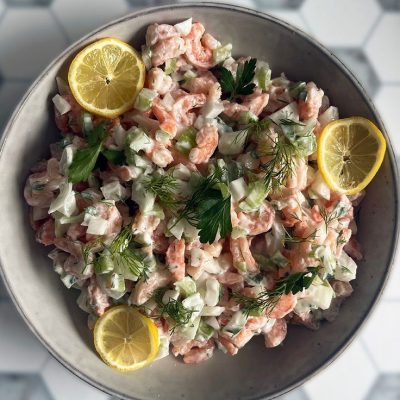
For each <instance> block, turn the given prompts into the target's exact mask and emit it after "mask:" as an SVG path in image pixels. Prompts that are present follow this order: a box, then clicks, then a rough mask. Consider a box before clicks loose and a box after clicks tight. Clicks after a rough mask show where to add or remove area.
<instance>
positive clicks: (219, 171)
mask: <svg viewBox="0 0 400 400" xmlns="http://www.w3.org/2000/svg"><path fill="white" fill-rule="evenodd" d="M225 172H226V171H225V170H224V169H223V168H221V167H219V166H217V167H216V169H215V171H214V173H213V174H211V175H210V176H208V177H207V178H204V179H202V181H201V182H200V184H199V185H198V186H197V187H196V189H195V191H194V193H193V194H192V196H191V197H190V198H189V199H188V200H187V202H186V205H185V208H184V209H183V210H182V212H181V214H180V216H179V218H178V221H179V220H181V219H182V218H185V219H186V220H187V221H188V222H189V223H190V224H191V225H193V226H195V227H196V228H197V229H199V236H200V242H201V243H213V242H214V240H215V237H216V236H217V233H218V231H219V233H220V235H221V237H225V236H227V235H229V234H230V233H231V232H232V223H231V196H230V195H229V196H226V197H224V196H223V194H222V192H221V190H219V189H216V187H217V185H224V184H225V183H224V182H223V176H224V175H225Z"/></svg>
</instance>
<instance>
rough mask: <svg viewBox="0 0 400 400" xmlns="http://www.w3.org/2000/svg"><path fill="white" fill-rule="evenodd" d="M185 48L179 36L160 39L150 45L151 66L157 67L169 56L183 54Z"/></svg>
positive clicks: (174, 56) (173, 56)
mask: <svg viewBox="0 0 400 400" xmlns="http://www.w3.org/2000/svg"><path fill="white" fill-rule="evenodd" d="M185 50H186V47H185V41H184V40H183V39H182V38H181V37H179V36H173V37H170V38H168V39H161V40H159V41H158V42H157V43H156V44H155V45H154V46H153V47H152V53H151V54H152V55H151V63H152V65H153V67H158V66H160V65H162V64H164V63H165V62H166V61H168V60H170V59H171V58H176V57H179V56H180V55H181V54H184V53H185Z"/></svg>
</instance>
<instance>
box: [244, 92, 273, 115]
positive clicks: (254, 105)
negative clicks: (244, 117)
mask: <svg viewBox="0 0 400 400" xmlns="http://www.w3.org/2000/svg"><path fill="white" fill-rule="evenodd" d="M268 101H269V94H268V93H262V92H261V90H260V89H257V90H256V91H255V92H254V93H252V94H250V95H248V96H243V103H242V104H241V105H242V106H243V107H245V108H246V109H247V110H248V111H250V112H252V113H253V114H255V115H257V116H259V115H260V114H261V113H262V112H263V110H264V108H265V107H266V106H267V104H268Z"/></svg>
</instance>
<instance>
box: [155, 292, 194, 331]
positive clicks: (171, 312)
mask: <svg viewBox="0 0 400 400" xmlns="http://www.w3.org/2000/svg"><path fill="white" fill-rule="evenodd" d="M165 292H166V290H165V289H162V288H161V289H157V290H156V291H155V292H154V300H155V302H156V304H157V307H158V308H159V310H160V314H161V315H166V316H168V317H169V318H171V319H172V320H173V321H174V322H175V325H174V326H173V327H172V329H171V331H172V332H173V331H174V330H175V329H176V328H177V327H179V326H184V325H187V324H188V323H189V322H190V321H191V319H192V315H193V313H194V312H195V311H196V310H189V309H187V308H185V307H184V306H183V304H182V302H181V301H179V300H176V299H173V298H169V299H168V302H167V303H164V302H163V296H164V294H165Z"/></svg>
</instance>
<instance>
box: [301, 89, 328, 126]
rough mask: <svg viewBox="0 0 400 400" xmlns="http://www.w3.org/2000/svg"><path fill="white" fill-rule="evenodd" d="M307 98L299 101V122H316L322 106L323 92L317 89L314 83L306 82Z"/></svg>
mask: <svg viewBox="0 0 400 400" xmlns="http://www.w3.org/2000/svg"><path fill="white" fill-rule="evenodd" d="M306 91H307V97H306V99H305V100H300V101H299V106H298V108H299V117H300V120H301V121H308V120H311V119H312V120H316V119H317V118H318V113H319V109H320V108H321V105H322V98H323V97H324V92H323V90H322V89H318V88H317V85H316V84H315V83H314V82H308V83H307V85H306Z"/></svg>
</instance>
